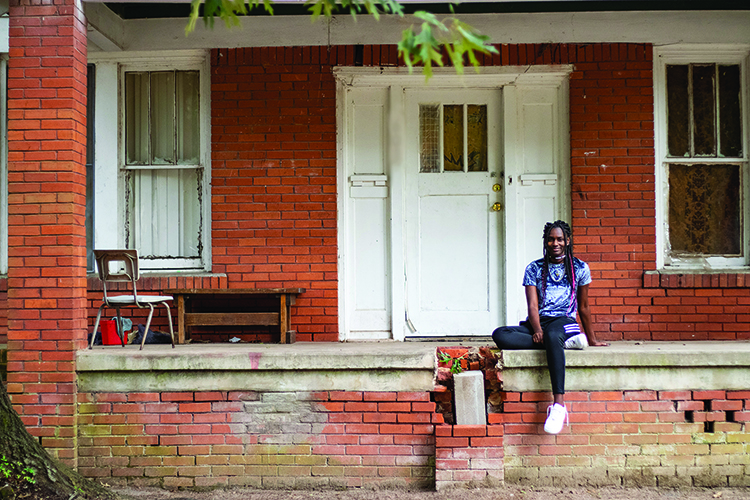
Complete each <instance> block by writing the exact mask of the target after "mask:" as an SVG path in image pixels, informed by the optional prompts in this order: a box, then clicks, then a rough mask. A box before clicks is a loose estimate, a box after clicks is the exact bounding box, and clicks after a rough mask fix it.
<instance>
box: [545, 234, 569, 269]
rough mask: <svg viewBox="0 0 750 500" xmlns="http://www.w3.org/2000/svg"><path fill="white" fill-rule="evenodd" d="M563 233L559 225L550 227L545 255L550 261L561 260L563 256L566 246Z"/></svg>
mask: <svg viewBox="0 0 750 500" xmlns="http://www.w3.org/2000/svg"><path fill="white" fill-rule="evenodd" d="M568 242H569V241H568V240H566V239H565V233H563V230H562V229H560V228H559V227H555V228H552V231H550V232H549V236H548V237H547V255H549V256H550V260H552V262H562V261H563V257H565V247H567V246H568Z"/></svg>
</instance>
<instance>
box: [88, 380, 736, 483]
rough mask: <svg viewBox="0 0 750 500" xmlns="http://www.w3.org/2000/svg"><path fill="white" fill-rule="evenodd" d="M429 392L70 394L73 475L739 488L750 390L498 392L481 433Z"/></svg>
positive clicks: (145, 479)
mask: <svg viewBox="0 0 750 500" xmlns="http://www.w3.org/2000/svg"><path fill="white" fill-rule="evenodd" d="M430 399H431V396H430V393H426V392H425V393H395V392H364V393H362V392H334V391H332V392H315V393H301V392H267V393H258V392H251V391H248V392H176V393H166V392H165V393H95V394H80V395H79V405H78V406H79V407H78V411H79V413H80V417H79V422H78V425H79V427H78V430H79V434H80V437H79V445H80V449H79V470H80V471H81V472H83V473H84V474H85V475H87V476H90V477H98V478H106V482H108V483H109V484H130V485H158V486H164V487H170V488H175V487H211V486H225V485H246V486H252V487H263V488H272V489H274V488H310V487H349V488H357V487H363V486H368V485H369V486H373V485H375V484H376V485H377V486H379V487H386V486H399V487H410V488H416V489H431V488H433V487H437V488H438V489H443V488H450V487H456V486H495V485H497V484H499V483H500V482H501V481H503V480H505V481H507V482H511V483H522V484H529V485H535V486H573V485H587V486H600V485H615V486H660V487H685V486H701V487H702V486H705V487H708V486H710V487H724V486H750V471H749V470H748V469H747V465H748V459H747V457H748V455H750V437H748V436H750V434H748V432H747V425H748V422H749V421H750V392H749V391H678V392H668V391H611V392H575V393H568V394H567V406H568V408H569V411H570V425H569V426H566V427H565V428H564V429H563V432H562V433H561V434H559V435H557V436H552V435H547V434H545V433H544V431H543V430H542V426H543V422H544V418H545V416H546V408H547V406H548V405H549V404H550V402H551V401H550V399H551V398H550V395H549V394H548V393H534V392H528V393H513V392H507V393H504V402H503V411H502V412H501V413H490V414H489V415H488V424H487V425H472V426H466V425H464V426H461V425H445V424H443V419H442V415H439V414H436V413H435V403H433V402H431V401H430Z"/></svg>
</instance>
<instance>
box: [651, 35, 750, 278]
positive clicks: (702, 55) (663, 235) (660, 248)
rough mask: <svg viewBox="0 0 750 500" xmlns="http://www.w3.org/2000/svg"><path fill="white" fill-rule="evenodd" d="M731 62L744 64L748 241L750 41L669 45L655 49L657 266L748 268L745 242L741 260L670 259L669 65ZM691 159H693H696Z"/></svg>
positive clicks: (747, 230)
mask: <svg viewBox="0 0 750 500" xmlns="http://www.w3.org/2000/svg"><path fill="white" fill-rule="evenodd" d="M701 62H704V63H731V64H741V76H740V78H741V81H742V83H744V85H742V89H743V90H742V103H741V104H742V108H743V109H742V111H743V117H742V118H743V122H742V126H743V131H744V134H743V135H744V137H743V141H744V143H743V155H744V156H743V160H744V165H743V168H742V170H741V175H740V178H741V179H743V182H744V184H743V189H742V193H743V209H744V213H743V214H742V222H741V223H742V224H743V231H744V234H745V240H747V236H748V235H750V165H749V160H748V158H749V156H750V153H749V152H748V148H750V111H748V104H750V44H710V45H696V44H677V45H672V46H668V47H656V48H654V69H653V75H654V78H653V81H654V152H655V162H654V163H655V164H654V170H655V172H654V173H655V205H656V268H657V269H659V270H680V269H682V270H686V271H689V270H697V271H704V270H711V269H723V270H726V271H729V270H731V269H738V270H742V269H747V267H746V266H747V265H748V264H749V263H750V255H748V254H750V244H749V243H748V242H747V241H745V242H744V243H743V245H744V246H745V248H744V251H745V256H744V258H739V259H730V258H722V257H711V258H704V259H670V258H669V257H668V249H667V246H668V243H667V242H668V219H669V213H668V210H669V207H668V203H667V198H668V193H669V178H668V169H667V164H666V162H665V160H666V158H667V103H666V94H665V87H666V65H667V64H689V63H701ZM690 161H693V160H692V159H691V160H690ZM696 161H700V162H701V163H714V162H722V163H726V161H725V160H722V159H705V160H703V159H696Z"/></svg>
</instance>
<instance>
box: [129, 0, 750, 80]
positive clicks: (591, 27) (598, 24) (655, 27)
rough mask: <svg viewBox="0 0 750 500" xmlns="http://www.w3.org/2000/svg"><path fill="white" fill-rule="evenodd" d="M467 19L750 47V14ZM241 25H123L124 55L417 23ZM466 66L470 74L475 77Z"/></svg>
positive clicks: (354, 37)
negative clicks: (190, 27)
mask: <svg viewBox="0 0 750 500" xmlns="http://www.w3.org/2000/svg"><path fill="white" fill-rule="evenodd" d="M460 18H461V20H462V21H465V22H467V23H469V24H471V25H472V26H473V27H475V28H476V29H478V30H479V31H481V32H482V33H484V34H486V35H489V36H490V37H491V40H492V42H493V43H539V42H546V43H628V42H636V43H653V44H656V45H669V44H675V43H685V42H692V43H747V40H749V39H750V12H748V11H646V12H643V11H634V12H535V13H498V14H492V13H483V14H461V16H460ZM240 21H241V27H239V28H231V29H227V28H226V27H225V26H223V25H222V23H217V26H216V27H215V28H214V29H209V28H206V27H204V26H203V23H200V22H199V23H198V24H197V26H196V29H195V31H194V32H193V33H191V34H190V35H189V36H187V37H186V36H185V25H186V23H187V20H186V19H184V18H183V19H134V20H126V21H123V25H124V33H123V39H122V47H123V50H126V51H130V50H146V51H152V50H155V51H159V50H174V49H196V48H200V49H210V48H216V47H228V48H235V47H275V46H305V45H306V46H310V45H317V46H325V45H327V44H331V45H339V44H341V45H349V44H395V43H397V42H398V41H399V40H400V39H401V32H402V31H403V30H404V29H406V28H407V27H408V26H409V25H411V24H413V23H414V22H415V19H414V17H413V16H406V17H405V18H403V19H400V18H396V17H392V16H382V17H381V20H380V21H379V22H378V21H375V20H374V19H372V18H370V17H368V16H366V15H360V16H357V20H356V22H355V21H354V20H352V19H351V16H349V15H346V14H344V15H338V16H334V17H333V18H332V19H331V21H330V22H326V21H325V20H324V19H319V20H318V21H317V22H314V23H311V22H310V19H309V17H308V16H273V17H269V16H247V17H244V18H241V19H240ZM470 71H471V70H470V69H467V72H470Z"/></svg>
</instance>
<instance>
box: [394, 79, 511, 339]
mask: <svg viewBox="0 0 750 500" xmlns="http://www.w3.org/2000/svg"><path fill="white" fill-rule="evenodd" d="M404 105H405V112H406V131H407V132H406V141H405V143H406V145H407V146H406V152H405V153H406V161H405V169H406V172H405V191H406V192H405V203H404V222H405V225H404V227H405V236H406V237H405V238H404V247H405V248H404V255H405V261H406V262H405V264H406V266H405V276H406V304H405V306H406V318H407V324H408V327H409V331H411V335H413V336H419V337H425V336H427V337H429V336H449V335H460V336H486V335H489V334H490V333H491V332H492V329H493V328H495V327H496V326H497V325H499V324H501V319H502V318H501V312H502V305H501V303H500V300H501V297H502V293H501V292H502V290H501V289H502V283H503V280H502V272H503V260H504V259H503V251H502V249H503V244H502V241H501V240H502V223H503V212H502V204H503V203H504V196H503V194H504V186H503V180H502V176H503V173H502V171H503V165H502V163H503V162H502V145H501V144H500V141H501V137H502V124H501V116H502V114H501V111H502V110H501V91H500V90H498V89H495V90H469V89H465V88H457V89H446V90H424V89H420V90H417V89H414V90H408V89H407V90H406V91H405V95H404ZM407 335H409V334H408V333H407Z"/></svg>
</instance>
